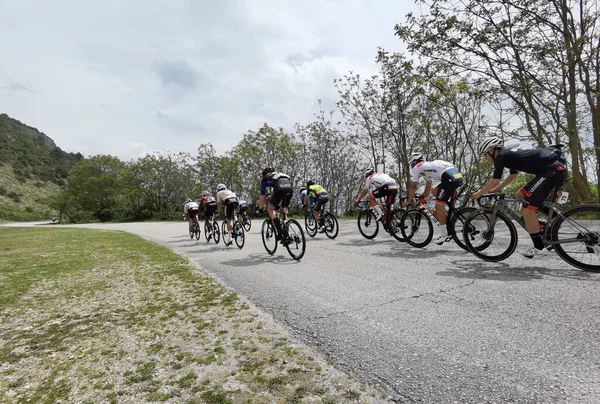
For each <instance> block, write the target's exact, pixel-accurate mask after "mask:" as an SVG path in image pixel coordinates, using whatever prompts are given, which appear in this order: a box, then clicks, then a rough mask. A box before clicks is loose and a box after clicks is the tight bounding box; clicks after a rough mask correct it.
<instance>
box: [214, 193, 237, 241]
mask: <svg viewBox="0 0 600 404" xmlns="http://www.w3.org/2000/svg"><path fill="white" fill-rule="evenodd" d="M223 205H225V221H226V222H227V231H228V232H229V234H231V238H233V231H232V229H231V219H232V218H233V211H234V210H235V208H237V207H238V198H237V195H236V194H235V193H234V192H232V191H231V190H229V189H227V187H226V186H225V184H219V185H217V216H220V215H221V208H222V207H223ZM231 243H232V241H231V239H230V241H229V243H228V244H227V245H231Z"/></svg>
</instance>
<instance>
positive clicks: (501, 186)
mask: <svg viewBox="0 0 600 404" xmlns="http://www.w3.org/2000/svg"><path fill="white" fill-rule="evenodd" d="M517 178H519V173H515V174H513V173H511V174H508V176H507V177H506V178H505V179H504V181H502V182H501V183H500V184H498V185H496V186H495V187H494V188H493V189H492V190H491V192H500V191H502V190H503V189H504V188H506V187H507V186H508V185H510V184H512V183H513V182H515V181H516V180H517Z"/></svg>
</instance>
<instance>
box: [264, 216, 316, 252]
mask: <svg viewBox="0 0 600 404" xmlns="http://www.w3.org/2000/svg"><path fill="white" fill-rule="evenodd" d="M275 214H276V215H277V217H279V218H280V220H281V223H282V224H283V233H284V234H277V229H276V228H275V223H274V222H273V221H272V220H271V218H270V216H268V214H267V218H266V219H265V221H264V222H263V224H262V228H261V236H262V241H263V245H264V246H265V250H267V252H268V253H269V254H270V255H273V254H275V251H277V246H278V244H279V243H281V244H283V245H284V246H285V248H286V249H287V251H288V253H289V254H290V256H291V257H292V258H293V259H295V260H300V259H301V258H302V257H303V256H304V252H305V251H306V239H305V238H304V231H302V227H301V226H300V223H298V221H296V220H294V219H287V212H280V211H279V210H276V211H275Z"/></svg>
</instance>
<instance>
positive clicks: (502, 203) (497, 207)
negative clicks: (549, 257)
mask: <svg viewBox="0 0 600 404" xmlns="http://www.w3.org/2000/svg"><path fill="white" fill-rule="evenodd" d="M482 198H493V199H494V204H493V205H492V206H491V207H487V206H484V205H483V204H481V203H480V202H479V205H480V206H481V207H484V208H486V209H490V210H492V211H493V214H492V217H491V220H490V223H489V224H488V227H487V229H486V230H487V231H490V230H492V229H493V227H494V225H495V224H496V221H497V218H496V216H497V215H498V212H501V213H503V214H504V215H505V216H508V217H509V218H510V219H511V220H512V221H513V222H517V223H518V224H519V225H520V226H521V227H522V228H523V229H525V231H527V227H526V226H525V223H523V220H522V217H521V215H520V214H519V213H517V212H515V210H514V209H511V207H510V206H509V204H510V203H515V204H516V203H519V204H521V203H522V201H521V200H520V199H515V198H506V195H504V194H487V195H482ZM542 206H545V207H547V208H548V215H547V217H548V221H547V224H546V226H545V228H544V232H543V234H542V240H543V242H544V245H546V246H553V245H556V244H568V243H581V238H572V239H562V240H560V241H555V240H552V238H551V237H550V228H551V227H552V223H553V222H554V221H555V220H556V219H557V218H558V217H559V216H560V217H562V218H563V220H565V221H566V222H568V223H570V224H572V225H573V226H574V227H575V228H577V229H579V230H581V231H582V233H585V232H586V231H587V229H585V228H584V227H583V226H581V225H580V224H579V223H577V222H576V221H574V220H572V219H569V218H568V217H565V216H563V214H562V213H561V212H560V211H559V210H558V209H557V208H556V203H555V202H544V204H543V205H542Z"/></svg>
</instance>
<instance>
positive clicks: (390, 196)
mask: <svg viewBox="0 0 600 404" xmlns="http://www.w3.org/2000/svg"><path fill="white" fill-rule="evenodd" d="M397 194H398V185H396V184H384V185H382V186H380V187H379V188H376V189H375V190H374V191H373V192H372V196H373V197H374V198H384V197H386V200H385V204H386V205H391V204H393V203H394V201H395V200H396V195H397Z"/></svg>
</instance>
